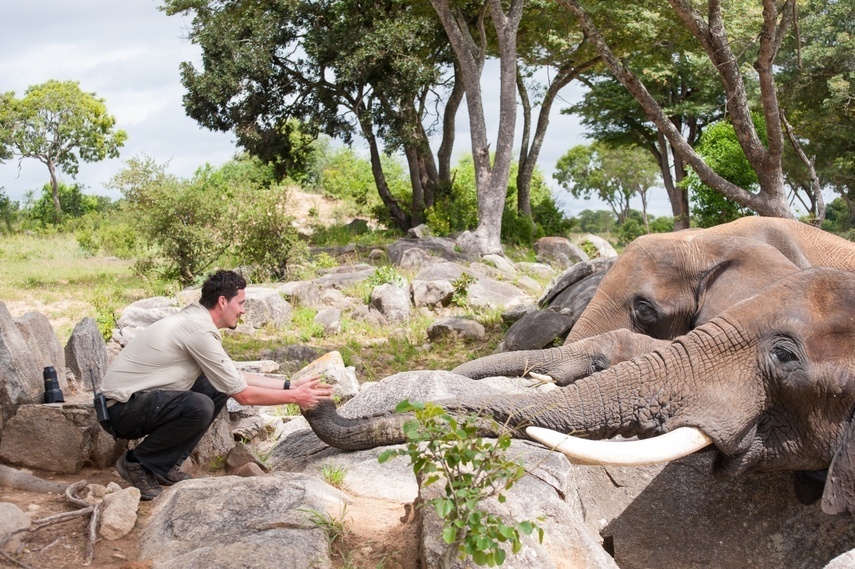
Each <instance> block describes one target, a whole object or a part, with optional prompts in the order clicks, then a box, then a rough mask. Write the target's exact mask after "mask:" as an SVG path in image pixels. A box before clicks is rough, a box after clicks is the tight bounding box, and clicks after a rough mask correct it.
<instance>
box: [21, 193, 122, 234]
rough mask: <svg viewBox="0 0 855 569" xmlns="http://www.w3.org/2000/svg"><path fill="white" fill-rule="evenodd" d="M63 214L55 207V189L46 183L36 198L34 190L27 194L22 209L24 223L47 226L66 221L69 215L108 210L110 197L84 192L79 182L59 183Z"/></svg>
mask: <svg viewBox="0 0 855 569" xmlns="http://www.w3.org/2000/svg"><path fill="white" fill-rule="evenodd" d="M57 192H58V195H59V204H60V208H61V214H60V213H57V211H56V209H55V208H54V202H53V190H52V188H51V185H50V184H45V185H44V187H43V188H42V194H41V196H40V197H39V198H38V199H35V198H34V196H33V194H32V192H29V193H28V194H27V197H26V200H25V205H24V209H23V210H22V214H23V218H24V223H25V224H26V225H27V226H29V227H42V228H43V227H47V226H49V225H57V224H60V223H62V222H63V221H66V220H67V219H68V218H69V217H71V218H79V217H82V216H84V215H87V214H90V213H100V212H106V211H108V210H109V209H110V198H108V197H105V196H94V195H88V194H84V193H83V191H82V189H81V188H80V186H79V185H78V184H74V185H73V186H69V185H66V184H63V183H61V182H60V183H59V184H58V185H57Z"/></svg>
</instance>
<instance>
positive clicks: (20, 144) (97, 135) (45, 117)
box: [0, 80, 127, 215]
mask: <svg viewBox="0 0 855 569" xmlns="http://www.w3.org/2000/svg"><path fill="white" fill-rule="evenodd" d="M115 124H116V119H115V118H114V117H113V116H111V115H109V114H108V113H107V106H106V105H105V103H104V99H99V98H98V97H96V96H95V94H94V93H86V92H84V91H82V90H81V89H80V85H79V84H78V83H77V82H76V81H56V80H50V81H47V82H46V83H43V84H41V85H35V86H31V87H30V88H28V89H27V91H26V92H25V93H24V96H23V97H22V98H21V99H16V98H15V94H14V93H13V92H7V93H4V94H3V95H2V96H0V158H3V157H4V156H5V157H6V158H9V157H12V156H18V157H20V159H23V158H35V159H36V160H38V161H39V162H41V163H43V164H44V165H46V166H47V168H48V171H49V172H50V184H51V188H52V193H53V204H54V208H55V210H56V213H57V215H60V214H61V213H62V207H61V204H60V199H59V180H58V171H59V170H61V171H63V172H65V173H67V174H69V175H71V176H72V177H74V176H76V175H77V172H78V167H79V163H80V161H81V160H82V161H84V162H98V161H100V160H104V159H105V158H116V157H118V156H119V148H120V147H121V146H122V145H123V144H124V143H125V140H126V139H127V133H125V131H123V130H116V129H115V128H114V127H115Z"/></svg>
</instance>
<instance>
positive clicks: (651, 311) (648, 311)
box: [632, 298, 659, 326]
mask: <svg viewBox="0 0 855 569" xmlns="http://www.w3.org/2000/svg"><path fill="white" fill-rule="evenodd" d="M632 312H633V316H634V317H635V320H636V322H637V323H638V324H639V325H640V326H643V325H650V324H655V323H656V322H657V321H658V320H659V311H658V310H656V308H655V307H654V306H653V305H652V304H651V303H650V302H648V301H646V300H644V299H642V298H639V299H636V300H635V303H634V305H633V307H632Z"/></svg>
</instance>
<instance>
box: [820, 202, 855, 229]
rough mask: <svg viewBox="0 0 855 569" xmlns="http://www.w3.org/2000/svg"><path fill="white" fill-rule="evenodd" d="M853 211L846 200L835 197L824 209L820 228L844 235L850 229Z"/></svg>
mask: <svg viewBox="0 0 855 569" xmlns="http://www.w3.org/2000/svg"><path fill="white" fill-rule="evenodd" d="M852 214H853V212H852V210H851V208H850V207H849V205H848V202H847V201H846V200H844V199H843V198H835V199H834V200H832V201H831V203H829V204H828V205H826V209H825V219H824V220H823V222H822V228H823V229H824V230H826V231H830V232H831V233H835V234H837V235H844V234H846V233H848V232H849V230H851V229H852V226H853V215H852Z"/></svg>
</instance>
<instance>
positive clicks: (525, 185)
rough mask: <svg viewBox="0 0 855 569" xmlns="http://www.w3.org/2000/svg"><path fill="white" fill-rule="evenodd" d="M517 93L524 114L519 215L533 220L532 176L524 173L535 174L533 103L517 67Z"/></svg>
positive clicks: (519, 177) (518, 196)
mask: <svg viewBox="0 0 855 569" xmlns="http://www.w3.org/2000/svg"><path fill="white" fill-rule="evenodd" d="M517 91H518V92H519V94H520V103H521V104H522V112H523V131H522V140H521V141H520V158H519V164H518V166H517V179H516V182H517V214H519V215H521V216H524V217H527V218H529V219H531V174H529V176H528V177H526V176H525V174H524V172H525V170H526V169H530V170H531V172H534V166H529V162H528V138H529V136H530V134H531V101H529V98H528V90H527V89H526V88H525V83H524V82H523V78H522V73H520V70H519V67H517Z"/></svg>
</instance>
